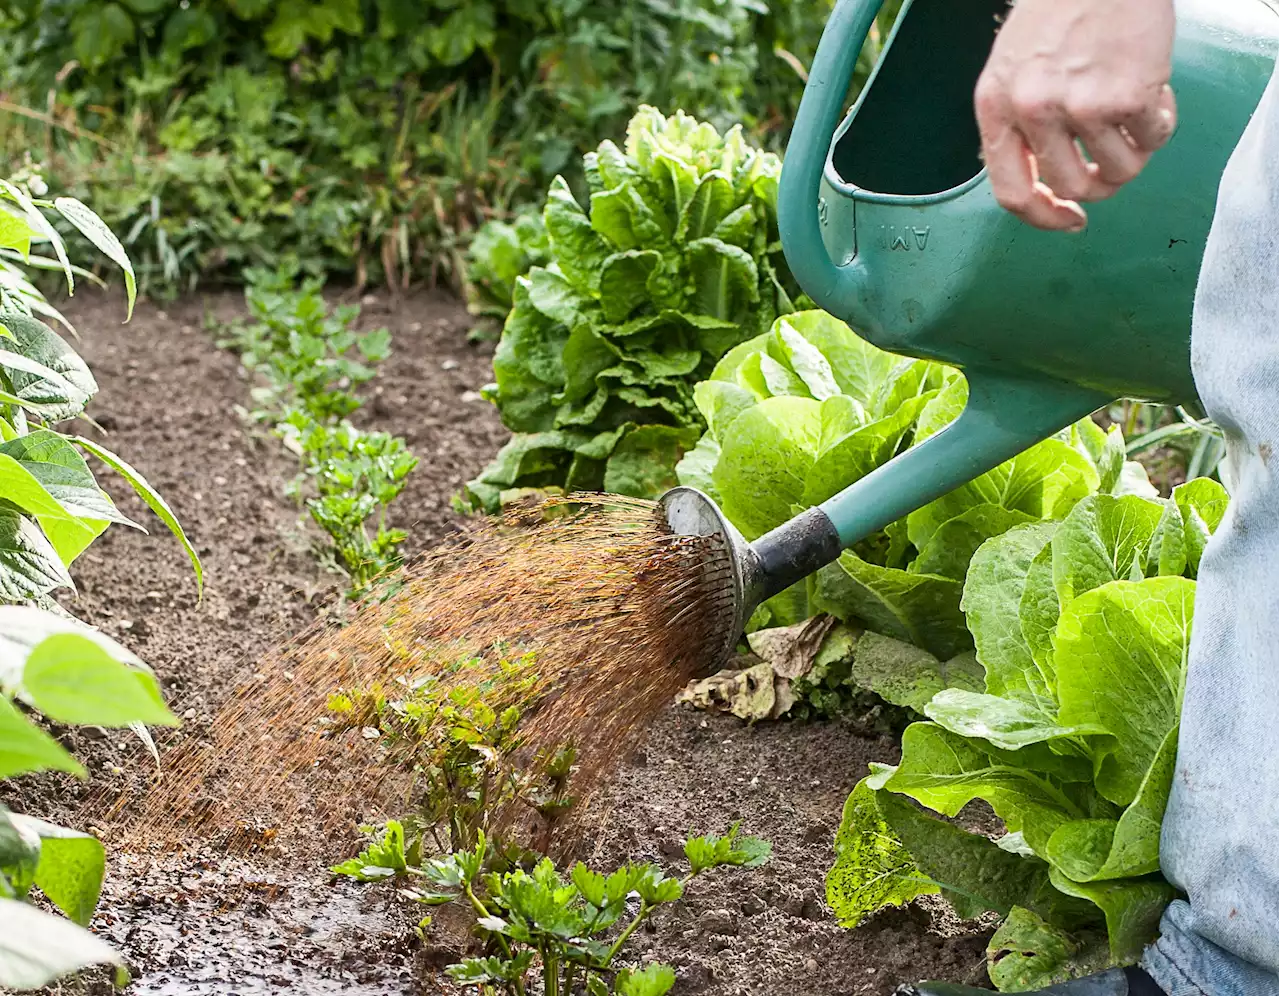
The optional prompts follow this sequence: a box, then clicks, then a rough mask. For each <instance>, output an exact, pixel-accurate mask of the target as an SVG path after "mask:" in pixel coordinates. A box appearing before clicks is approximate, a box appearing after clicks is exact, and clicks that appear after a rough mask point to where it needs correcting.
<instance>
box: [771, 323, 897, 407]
mask: <svg viewBox="0 0 1280 996" xmlns="http://www.w3.org/2000/svg"><path fill="white" fill-rule="evenodd" d="M782 321H785V322H786V324H787V326H788V327H789V328H790V329H792V330H794V331H795V332H798V333H799V334H800V335H801V336H803V337H804V338H805V339H806V340H808V341H809V342H810V343H812V344H813V346H814V347H815V348H816V349H817V350H818V352H819V353H820V354H821V355H822V356H824V357H825V358H826V360H827V362H828V363H829V364H830V367H831V374H832V376H833V377H834V378H835V382H836V384H837V385H838V386H839V388H840V390H841V391H842V392H844V393H845V394H848V395H850V396H852V397H853V398H855V399H857V401H858V403H859V404H861V405H862V406H863V407H867V406H869V405H870V404H871V402H872V399H873V398H874V397H875V395H876V392H877V390H878V389H879V388H880V386H881V385H882V384H883V383H884V382H885V380H886V379H887V378H888V377H889V372H890V371H891V370H892V369H893V367H894V364H895V363H896V362H897V361H898V358H897V357H895V356H894V355H893V354H892V353H886V352H885V351H884V350H882V349H877V348H876V347H875V346H873V345H871V344H870V343H869V342H867V341H866V340H865V339H863V338H861V337H860V336H858V335H857V334H856V333H854V331H853V330H852V329H850V328H849V326H848V325H846V324H845V323H844V322H842V321H840V320H839V319H837V318H833V317H832V316H831V315H829V314H827V313H826V312H825V311H817V310H813V311H802V312H798V313H796V314H793V315H786V316H785V317H784V318H783V319H782ZM885 414H888V412H885Z"/></svg>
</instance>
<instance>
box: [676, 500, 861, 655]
mask: <svg viewBox="0 0 1280 996" xmlns="http://www.w3.org/2000/svg"><path fill="white" fill-rule="evenodd" d="M658 507H659V508H660V509H661V511H662V514H663V515H664V516H665V518H666V520H667V525H668V526H669V527H670V529H671V531H672V532H673V533H674V534H675V535H677V536H708V537H714V538H718V539H719V542H718V543H716V544H714V551H715V552H714V553H712V554H710V555H708V557H707V558H706V561H705V562H704V564H703V571H704V575H703V580H704V582H705V583H706V584H708V585H711V584H716V585H719V586H720V587H721V588H722V593H721V595H720V597H719V598H718V599H717V600H716V604H717V605H718V606H719V608H718V609H717V610H716V611H717V612H718V613H719V614H720V619H719V621H718V623H717V625H718V630H717V635H718V637H720V638H718V639H717V641H716V644H717V646H718V650H717V656H716V659H715V660H714V661H713V662H712V664H713V665H714V666H717V667H718V666H721V665H723V663H724V662H725V661H727V660H728V659H729V657H730V655H731V654H732V653H733V649H734V647H735V646H736V645H737V642H738V638H739V637H741V636H742V633H743V631H744V630H745V629H746V626H747V620H748V619H750V618H751V614H752V613H753V612H754V611H755V610H756V607H757V606H759V605H760V604H761V603H762V602H764V601H765V600H766V599H768V598H772V597H773V596H774V595H776V594H778V593H779V592H782V591H785V590H786V589H787V588H789V587H790V586H791V585H793V584H795V583H797V582H799V581H802V580H803V579H804V578H805V577H807V576H808V575H810V574H812V573H813V572H814V571H817V570H819V569H820V568H822V567H824V566H825V565H827V564H829V563H831V562H832V561H833V560H835V559H836V558H837V557H839V556H840V550H841V543H840V537H839V536H838V535H837V532H836V528H835V526H834V525H833V524H832V522H831V520H830V518H828V517H827V514H826V513H825V512H824V511H823V510H822V509H821V508H818V507H814V508H809V509H806V510H805V511H803V512H801V513H800V514H799V515H797V516H796V517H795V518H793V519H791V520H790V521H788V522H785V523H783V524H782V525H781V526H779V527H778V528H777V529H774V530H773V531H772V532H769V533H766V534H765V535H764V536H761V537H760V538H759V539H757V540H756V541H755V542H753V543H748V542H747V541H746V539H744V538H743V536H742V534H741V533H740V532H738V530H737V529H735V528H734V526H733V523H731V522H730V521H729V520H728V519H726V518H725V516H724V513H723V512H722V511H720V507H719V506H718V505H717V504H716V503H715V502H714V501H712V500H711V499H710V498H708V497H707V496H706V495H705V494H703V493H702V492H701V491H699V490H698V489H697V488H687V487H678V488H672V489H671V490H670V491H668V492H667V493H666V494H664V495H663V496H662V497H661V498H659V499H658Z"/></svg>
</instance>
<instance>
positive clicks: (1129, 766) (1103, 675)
mask: <svg viewBox="0 0 1280 996" xmlns="http://www.w3.org/2000/svg"><path fill="white" fill-rule="evenodd" d="M1195 587H1196V586H1195V582H1194V581H1189V580H1187V579H1185V578H1169V577H1162V578H1147V579H1146V580H1144V581H1112V582H1110V583H1109V584H1105V585H1103V586H1102V587H1100V588H1096V589H1094V590H1093V591H1089V592H1086V593H1085V594H1083V595H1080V596H1079V597H1077V598H1076V599H1075V600H1073V601H1072V602H1071V603H1070V604H1069V605H1068V606H1066V608H1065V609H1063V612H1062V618H1061V620H1060V621H1059V623H1058V631H1057V636H1056V637H1055V641H1054V643H1055V648H1056V649H1055V655H1054V659H1055V662H1056V669H1057V675H1058V699H1059V702H1060V703H1061V709H1060V712H1059V720H1060V722H1062V723H1063V724H1065V725H1072V724H1081V725H1096V726H1101V727H1104V728H1105V729H1106V730H1107V731H1108V732H1109V733H1110V734H1111V735H1112V737H1113V738H1114V741H1113V742H1112V744H1111V746H1109V747H1107V748H1100V749H1104V750H1105V754H1104V756H1103V757H1102V759H1101V763H1100V766H1099V769H1098V774H1097V786H1098V789H1099V791H1100V792H1101V793H1102V794H1103V795H1104V796H1105V797H1106V798H1108V799H1110V800H1111V801H1112V802H1114V803H1116V804H1117V805H1120V806H1127V805H1128V804H1129V803H1130V802H1132V801H1133V800H1134V797H1135V796H1136V795H1137V794H1138V792H1139V790H1140V789H1141V787H1142V785H1143V781H1144V779H1146V777H1147V773H1148V771H1149V770H1150V769H1151V766H1152V764H1153V763H1154V762H1155V759H1156V755H1157V754H1158V753H1159V751H1160V748H1161V744H1162V743H1164V741H1165V739H1166V738H1167V737H1168V735H1169V731H1170V730H1172V729H1173V728H1174V726H1175V724H1176V723H1177V721H1178V713H1179V710H1180V708H1181V706H1182V690H1183V684H1184V681H1185V678H1186V667H1187V653H1188V650H1189V647H1190V641H1191V618H1192V606H1193V602H1194V599H1195Z"/></svg>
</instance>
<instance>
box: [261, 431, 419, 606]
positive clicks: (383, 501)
mask: <svg viewBox="0 0 1280 996" xmlns="http://www.w3.org/2000/svg"><path fill="white" fill-rule="evenodd" d="M276 431H277V432H278V433H279V435H280V436H281V437H282V438H283V439H284V440H285V445H286V446H288V447H289V449H291V450H293V451H294V452H296V453H299V454H300V456H301V460H302V464H303V470H302V472H301V473H300V474H299V476H298V477H297V478H295V479H294V480H293V481H291V482H290V483H289V484H288V485H287V486H286V489H285V490H286V493H287V494H288V495H289V496H290V497H292V498H297V497H299V496H301V495H302V494H304V493H305V492H306V491H314V496H311V497H306V498H305V499H304V504H305V505H306V508H307V511H308V512H310V513H311V518H312V519H313V520H314V521H315V523H316V524H317V525H318V526H320V528H321V529H323V530H324V531H325V532H326V533H328V534H329V537H330V539H331V540H332V541H333V547H332V550H331V551H330V554H331V555H332V557H333V559H334V563H335V565H336V566H337V567H338V568H340V569H341V570H342V571H344V572H345V573H346V574H347V576H348V577H349V578H350V579H351V586H352V589H353V590H354V591H363V590H364V589H366V588H367V587H368V586H369V585H370V584H371V583H372V582H373V581H374V579H375V578H379V577H382V576H385V575H386V574H387V573H388V572H389V571H391V570H393V569H394V568H396V567H398V566H399V565H400V562H401V558H400V552H399V547H400V544H401V543H403V542H404V540H405V538H406V536H407V534H406V533H405V531H404V530H403V529H393V528H390V527H389V526H388V525H387V508H388V506H390V504H391V503H392V502H393V501H394V500H395V499H396V497H397V496H398V495H399V494H400V492H401V491H403V490H404V486H405V484H406V481H407V478H408V476H409V473H410V471H412V470H413V469H414V467H416V466H417V465H418V458H417V457H415V456H414V455H413V454H412V453H410V452H409V451H408V449H406V448H405V445H404V440H403V439H401V438H400V437H399V436H392V435H390V434H389V433H386V432H363V431H361V430H360V429H357V428H356V427H355V426H353V425H352V424H351V423H350V422H348V421H346V420H345V419H343V420H342V421H341V422H338V423H337V424H326V423H323V422H319V421H317V420H316V419H315V418H314V417H313V416H312V415H311V414H310V413H309V412H307V411H305V410H302V409H294V410H293V411H291V412H289V414H288V415H287V416H286V417H285V419H284V421H283V422H281V423H280V424H279V425H278V426H277V427H276ZM306 482H309V484H310V487H309V488H308V487H307V483H306ZM371 521H373V523H374V527H373V531H372V535H370V522H371Z"/></svg>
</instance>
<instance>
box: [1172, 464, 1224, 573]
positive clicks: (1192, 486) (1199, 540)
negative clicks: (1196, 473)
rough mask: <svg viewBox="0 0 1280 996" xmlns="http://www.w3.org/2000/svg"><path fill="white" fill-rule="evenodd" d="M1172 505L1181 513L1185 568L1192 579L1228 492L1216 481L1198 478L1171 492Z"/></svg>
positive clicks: (1215, 526) (1216, 523) (1219, 520)
mask: <svg viewBox="0 0 1280 996" xmlns="http://www.w3.org/2000/svg"><path fill="white" fill-rule="evenodd" d="M1173 501H1174V503H1175V504H1176V505H1177V506H1178V510H1179V511H1180V512H1181V513H1182V522H1183V535H1184V537H1185V540H1186V549H1187V564H1188V566H1189V568H1190V572H1189V573H1190V575H1191V576H1192V577H1195V575H1196V572H1197V571H1198V570H1199V569H1200V558H1201V557H1202V556H1203V555H1204V548H1205V546H1206V545H1207V544H1208V542H1209V537H1210V536H1211V535H1213V533H1214V531H1215V530H1216V529H1217V528H1218V524H1219V523H1220V522H1222V517H1223V516H1224V515H1225V514H1226V511H1227V501H1228V496H1227V490H1226V488H1224V487H1223V486H1222V485H1221V484H1219V483H1218V482H1217V481H1213V480H1210V479H1209V478H1207V477H1198V478H1196V479H1195V480H1194V481H1187V482H1186V483H1185V484H1179V485H1178V486H1177V487H1176V488H1174V489H1173Z"/></svg>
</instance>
